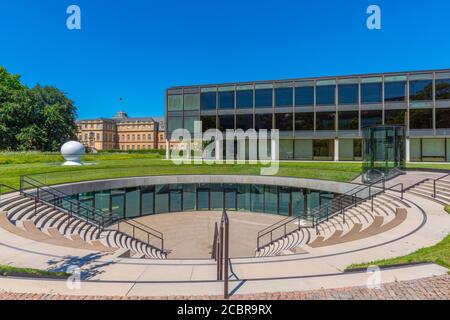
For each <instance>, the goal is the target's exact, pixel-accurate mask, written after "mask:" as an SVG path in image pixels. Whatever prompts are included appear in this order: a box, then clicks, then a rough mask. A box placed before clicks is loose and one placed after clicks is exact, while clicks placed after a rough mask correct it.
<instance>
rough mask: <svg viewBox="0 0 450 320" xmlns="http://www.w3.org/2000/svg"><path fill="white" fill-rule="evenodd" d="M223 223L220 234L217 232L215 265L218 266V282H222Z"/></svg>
mask: <svg viewBox="0 0 450 320" xmlns="http://www.w3.org/2000/svg"><path fill="white" fill-rule="evenodd" d="M223 231H224V230H223V223H221V224H220V232H219V234H220V235H219V243H220V246H219V259H218V261H217V263H218V264H219V279H218V280H222V267H223V265H222V263H223V261H222V258H223Z"/></svg>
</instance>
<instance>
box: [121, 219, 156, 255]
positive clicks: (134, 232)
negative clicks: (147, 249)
mask: <svg viewBox="0 0 450 320" xmlns="http://www.w3.org/2000/svg"><path fill="white" fill-rule="evenodd" d="M117 231H119V232H121V233H124V234H127V235H129V236H131V237H133V238H134V239H136V240H139V241H141V242H144V243H146V244H147V245H149V246H152V247H154V248H156V249H158V250H160V251H161V252H164V235H163V234H162V233H161V232H159V231H158V230H155V229H153V228H151V227H149V226H147V225H145V224H142V223H140V222H138V221H134V220H120V221H119V222H118V223H117Z"/></svg>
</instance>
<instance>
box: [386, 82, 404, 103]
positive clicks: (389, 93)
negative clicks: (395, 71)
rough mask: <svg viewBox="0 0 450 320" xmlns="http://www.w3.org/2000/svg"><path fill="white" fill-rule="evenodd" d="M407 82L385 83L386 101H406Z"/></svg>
mask: <svg viewBox="0 0 450 320" xmlns="http://www.w3.org/2000/svg"><path fill="white" fill-rule="evenodd" d="M405 97H406V82H404V81H401V82H386V83H385V84H384V101H386V102H401V101H405Z"/></svg>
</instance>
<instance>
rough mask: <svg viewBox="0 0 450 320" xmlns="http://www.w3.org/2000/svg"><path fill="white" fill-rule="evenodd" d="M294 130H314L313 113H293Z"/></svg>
mask: <svg viewBox="0 0 450 320" xmlns="http://www.w3.org/2000/svg"><path fill="white" fill-rule="evenodd" d="M295 130H296V131H312V130H314V113H313V112H308V113H296V114H295Z"/></svg>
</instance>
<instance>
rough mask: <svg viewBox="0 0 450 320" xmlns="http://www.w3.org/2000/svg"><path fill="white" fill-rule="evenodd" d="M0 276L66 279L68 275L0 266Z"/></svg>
mask: <svg viewBox="0 0 450 320" xmlns="http://www.w3.org/2000/svg"><path fill="white" fill-rule="evenodd" d="M0 275H1V276H4V277H5V276H31V277H47V278H50V277H51V278H68V277H69V276H70V274H68V273H66V272H54V271H46V270H39V269H31V268H17V267H12V266H4V265H0Z"/></svg>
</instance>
